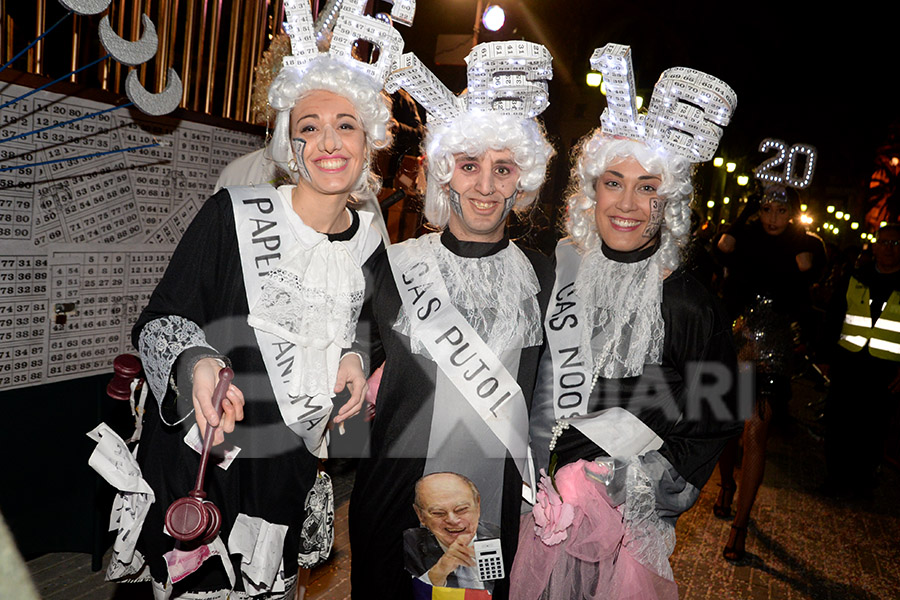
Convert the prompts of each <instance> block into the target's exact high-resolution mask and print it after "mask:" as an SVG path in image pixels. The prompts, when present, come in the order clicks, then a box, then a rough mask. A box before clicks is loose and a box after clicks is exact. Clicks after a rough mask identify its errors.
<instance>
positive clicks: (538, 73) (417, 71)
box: [384, 41, 553, 123]
mask: <svg viewBox="0 0 900 600" xmlns="http://www.w3.org/2000/svg"><path fill="white" fill-rule="evenodd" d="M552 61H553V57H552V56H550V52H549V51H548V50H547V49H546V48H544V47H543V46H541V45H540V44H534V43H531V42H524V41H511V42H485V43H482V44H478V45H477V46H475V47H474V48H472V51H471V52H469V55H468V56H467V57H466V65H467V68H466V75H467V78H468V87H467V90H466V92H465V93H464V94H461V95H460V96H458V97H457V96H455V95H454V94H453V92H451V91H450V90H448V89H447V87H446V86H445V85H444V84H443V83H441V81H440V80H439V79H438V78H437V77H436V76H435V75H434V74H433V73H432V72H431V71H429V70H428V68H427V67H426V66H425V65H423V64H422V62H421V61H420V60H419V59H418V58H417V57H416V56H415V55H414V54H412V53H411V52H410V53H407V54H404V55H403V56H402V57H401V59H400V68H399V69H398V70H397V71H395V72H394V73H393V74H392V75H391V76H390V78H389V79H388V81H387V83H385V86H384V87H385V90H386V91H388V92H395V91H397V89H398V88H401V87H402V88H403V89H404V90H406V91H407V92H409V94H410V95H411V96H412V97H413V98H415V99H416V101H417V102H418V103H419V104H421V105H422V106H424V107H425V110H426V111H427V113H428V121H429V123H442V122H443V123H446V122H449V121H452V120H453V119H455V118H456V117H457V116H459V115H460V114H462V113H464V112H495V113H499V114H504V115H513V116H517V117H521V118H522V119H531V118H534V117H536V116H538V115H539V114H541V113H542V112H544V110H545V109H546V108H547V107H548V106H549V105H550V101H549V94H548V91H547V87H548V85H547V82H548V81H549V80H550V79H552V78H553V67H552V65H551V63H552Z"/></svg>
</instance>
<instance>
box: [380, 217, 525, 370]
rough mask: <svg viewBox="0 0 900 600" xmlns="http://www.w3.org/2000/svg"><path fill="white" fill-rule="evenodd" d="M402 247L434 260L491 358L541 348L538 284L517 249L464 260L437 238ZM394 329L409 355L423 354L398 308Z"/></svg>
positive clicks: (456, 304) (435, 235)
mask: <svg viewBox="0 0 900 600" xmlns="http://www.w3.org/2000/svg"><path fill="white" fill-rule="evenodd" d="M404 244H413V245H415V246H417V247H416V248H415V249H414V250H413V251H414V252H420V253H421V254H422V255H423V257H428V258H432V257H433V261H434V262H436V264H437V266H438V269H439V271H440V273H441V276H442V277H443V279H444V284H445V285H446V286H447V292H448V294H449V295H450V301H451V302H452V303H453V306H454V307H455V308H456V309H457V310H458V311H459V312H460V314H461V315H462V316H463V317H464V318H465V319H466V321H467V322H468V323H469V325H471V326H472V328H473V329H474V330H475V331H476V332H477V333H478V335H479V336H481V339H482V340H484V342H485V343H486V344H487V345H488V347H489V348H490V349H491V350H492V351H493V352H494V353H496V354H497V355H499V354H501V353H502V352H504V351H506V350H509V349H513V348H528V347H531V346H538V345H540V344H541V342H542V341H543V329H542V327H541V313H540V308H539V307H538V301H537V294H538V292H539V291H540V284H539V282H538V279H537V275H535V273H534V268H533V267H532V266H531V261H529V260H528V257H526V256H525V254H524V253H523V252H522V250H520V249H519V247H518V246H516V245H515V244H513V243H510V244H509V246H507V247H506V248H504V249H503V250H501V251H500V252H497V253H496V254H492V255H491V256H485V257H482V258H465V257H462V256H457V255H456V254H454V253H453V252H451V251H450V250H448V249H447V248H446V247H445V246H444V245H443V244H442V243H441V236H440V234H438V233H433V234H429V235H425V236H422V237H420V238H418V239H415V240H409V241H406V242H404ZM429 262H431V261H429ZM394 329H395V330H397V331H398V332H399V333H401V334H403V335H406V336H409V337H410V344H411V348H412V351H413V352H414V353H416V354H422V355H427V354H428V352H427V350H425V347H424V345H423V344H422V342H421V341H420V340H419V339H418V338H417V337H416V336H415V335H410V322H409V317H408V316H407V314H406V311H405V310H404V308H403V307H402V306H401V308H400V313H399V315H398V316H397V322H396V323H395V324H394Z"/></svg>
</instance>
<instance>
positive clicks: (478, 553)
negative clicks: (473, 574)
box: [475, 538, 506, 581]
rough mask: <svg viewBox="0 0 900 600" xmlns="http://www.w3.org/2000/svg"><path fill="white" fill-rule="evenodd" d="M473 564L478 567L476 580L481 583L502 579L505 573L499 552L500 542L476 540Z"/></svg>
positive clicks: (500, 552)
mask: <svg viewBox="0 0 900 600" xmlns="http://www.w3.org/2000/svg"><path fill="white" fill-rule="evenodd" d="M475 564H476V565H477V566H478V579H480V580H481V581H493V580H494V579H503V578H504V577H505V576H506V573H505V572H504V571H503V552H502V551H501V550H500V540H499V539H496V538H495V539H493V540H476V541H475Z"/></svg>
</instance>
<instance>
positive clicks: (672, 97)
mask: <svg viewBox="0 0 900 600" xmlns="http://www.w3.org/2000/svg"><path fill="white" fill-rule="evenodd" d="M591 67H592V68H593V69H594V70H597V71H600V72H601V73H603V80H604V82H605V83H606V102H607V107H606V109H604V110H603V114H602V115H601V116H600V123H601V129H602V131H603V133H606V134H608V135H613V136H620V137H627V138H632V139H635V140H639V141H642V142H644V143H646V144H648V145H651V146H661V147H664V148H666V149H668V150H670V151H672V152H675V153H676V154H679V155H681V156H684V157H685V158H687V159H688V160H690V161H691V162H694V163H697V162H704V161H707V160H709V159H711V158H712V157H713V155H714V154H715V152H716V148H717V147H718V145H719V140H720V139H721V138H722V127H724V126H726V125H728V122H729V121H730V120H731V115H732V114H733V113H734V109H735V107H736V106H737V94H735V93H734V90H732V89H731V87H729V86H728V85H727V84H726V83H725V82H724V81H722V80H721V79H718V78H716V77H713V76H712V75H707V74H706V73H701V72H700V71H696V70H694V69H688V68H685V67H673V68H671V69H666V70H665V71H663V73H662V75H660V77H659V81H657V82H656V86H655V87H654V88H653V95H652V96H651V98H650V104H649V107H648V109H647V114H646V115H640V114H638V112H637V103H636V101H635V85H634V69H633V68H632V66H631V48H630V47H629V46H623V45H621V44H607V45H606V46H604V47H603V48H597V49H596V50H594V54H593V55H592V56H591Z"/></svg>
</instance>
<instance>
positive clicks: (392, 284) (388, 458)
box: [350, 230, 552, 599]
mask: <svg viewBox="0 0 900 600" xmlns="http://www.w3.org/2000/svg"><path fill="white" fill-rule="evenodd" d="M396 250H401V251H404V250H405V251H406V255H407V258H410V259H412V261H413V264H412V266H411V267H410V268H409V269H408V270H405V271H397V269H398V268H404V267H398V265H400V264H401V261H400V260H397V255H393V254H392V253H394V252H395V251H396ZM389 253H391V254H392V258H391V259H390V261H389V260H388V254H389ZM389 253H385V254H384V255H382V256H381V257H379V259H378V260H376V261H375V262H374V263H373V265H372V273H371V281H372V286H371V288H370V289H372V290H373V292H374V295H373V296H372V297H370V298H367V301H366V303H365V305H364V307H363V313H362V315H361V317H360V321H359V323H360V326H359V331H358V333H357V342H356V344H355V348H358V349H359V350H361V351H362V352H364V353H367V354H369V355H370V356H371V364H372V366H373V367H375V366H377V365H379V364H381V363H382V362H384V364H385V368H384V374H383V376H382V380H381V386H380V388H379V391H378V397H377V403H376V416H375V420H374V422H373V424H372V431H371V441H370V454H369V456H368V457H367V458H364V459H363V460H361V461H360V464H359V467H358V469H357V476H356V483H355V485H354V488H353V496H352V498H351V501H350V541H351V547H352V553H353V564H352V569H351V582H352V590H353V597H354V598H355V599H359V598H407V597H411V594H412V587H411V578H410V575H409V573H407V572H406V570H405V569H404V568H403V562H404V561H403V531H404V530H406V529H409V528H411V527H416V526H417V525H418V518H417V517H416V514H415V512H414V511H413V501H414V486H415V483H416V481H417V480H418V479H419V478H420V477H422V476H423V475H425V474H428V473H433V472H440V471H450V472H455V473H459V474H462V475H465V476H466V477H468V478H469V479H471V480H472V481H473V482H474V483H475V485H476V486H477V487H478V490H479V491H480V493H481V515H482V518H483V519H484V520H485V521H487V522H491V523H497V524H499V526H500V529H501V534H500V538H501V543H502V548H503V556H504V561H505V562H506V568H507V571H506V572H507V573H508V572H509V571H508V569H509V567H510V565H511V563H512V558H513V555H514V553H515V548H516V539H517V535H518V525H519V515H520V506H521V498H522V480H523V475H522V473H521V471H520V469H521V468H522V465H523V464H524V463H525V460H524V459H525V456H524V450H522V451H516V452H515V454H522V456H515V455H513V453H512V452H511V451H510V450H509V446H507V445H505V444H504V443H502V442H501V441H500V439H499V438H498V436H497V435H496V434H495V430H493V429H492V427H495V426H497V425H498V424H499V425H502V426H506V427H511V428H513V429H515V428H519V429H520V431H519V432H518V433H519V435H520V436H522V439H523V440H524V436H525V432H526V430H527V418H528V417H527V410H528V407H529V406H530V404H531V391H532V387H533V385H534V377H535V373H536V367H537V362H538V353H539V351H540V347H541V343H542V333H541V321H542V317H541V315H542V314H543V311H544V308H545V307H546V304H547V300H548V296H549V292H550V287H551V284H552V270H551V267H550V263H549V261H548V260H547V258H546V257H544V256H542V255H540V254H538V253H535V252H532V251H528V250H524V251H523V250H521V249H519V248H518V246H516V245H515V244H513V243H511V242H510V241H509V239H508V238H505V237H504V238H503V239H502V240H501V241H499V242H496V243H485V242H463V241H459V240H458V239H457V238H456V237H454V236H453V234H452V233H450V231H449V230H445V231H444V232H443V233H442V234H431V235H426V236H424V237H422V238H419V239H417V240H410V241H408V242H404V243H403V244H398V245H394V246H391V249H390V251H389ZM426 265H427V266H426ZM392 267H393V270H392ZM435 271H437V272H435ZM431 275H436V276H437V278H436V279H429V277H430V276H431ZM419 276H421V279H420V280H419V281H414V279H415V278H416V277H419ZM398 282H400V283H401V285H403V287H404V288H414V289H412V291H410V290H409V289H405V290H398V285H397V283H398ZM439 282H442V283H443V285H445V286H446V293H447V295H448V296H449V303H450V304H452V306H444V307H443V309H437V306H436V305H435V304H434V301H435V299H436V298H435V297H432V296H430V294H431V293H432V292H433V290H434V288H435V287H439V285H438V283H439ZM406 283H409V285H408V286H407V285H406ZM404 293H405V294H407V295H410V294H412V298H418V299H420V302H419V303H416V304H411V306H413V307H414V310H415V311H416V312H415V314H414V315H410V314H409V311H408V310H407V309H406V305H405V304H404V302H403V300H402V299H401V297H402V295H403V294H404ZM416 294H421V295H420V296H416ZM408 297H409V296H408ZM444 298H445V300H444V302H446V296H445V297H444ZM451 308H452V309H453V310H455V311H458V313H457V314H456V317H457V318H458V319H459V320H458V321H457V323H458V324H459V325H460V329H465V328H466V327H470V328H471V329H472V330H474V333H475V334H477V337H478V338H479V340H481V343H482V345H485V344H486V347H487V349H488V351H489V352H490V353H492V354H493V355H494V356H495V357H496V358H499V359H500V361H502V366H503V367H505V370H506V372H508V374H511V375H512V377H510V381H511V385H512V386H514V387H517V388H521V392H520V393H519V394H518V396H516V397H515V398H514V399H512V400H510V402H508V403H506V404H507V405H509V404H512V403H516V409H517V410H516V412H515V413H514V414H515V416H514V417H513V419H523V420H524V421H523V422H522V423H513V422H511V421H509V420H507V419H493V418H492V417H490V416H489V417H488V418H487V419H483V418H482V416H481V414H480V413H479V412H478V411H477V410H476V408H475V406H474V405H473V404H471V403H470V401H469V399H468V398H469V397H474V396H477V395H479V394H480V393H481V392H477V393H473V394H471V395H470V396H464V395H463V394H462V393H461V392H460V389H459V388H458V387H457V384H455V383H454V382H453V381H451V377H456V378H457V380H458V381H457V383H458V384H461V385H464V384H466V383H471V384H472V385H479V386H480V385H481V384H484V386H485V387H478V388H477V389H480V390H482V391H483V392H485V394H486V393H487V391H488V390H489V389H493V388H494V387H496V382H493V383H491V382H490V377H486V376H487V375H490V374H491V373H494V372H495V371H496V369H495V368H494V367H491V368H488V367H487V366H486V365H485V362H483V361H482V358H484V359H485V360H488V357H487V356H484V357H482V356H480V355H478V352H476V351H475V350H474V349H475V348H476V347H477V345H476V344H474V341H475V340H470V339H469V338H468V337H467V338H466V341H465V342H463V341H461V338H459V337H458V336H457V335H456V334H452V335H450V336H449V337H445V338H444V341H443V345H444V346H449V347H450V350H452V353H451V354H450V357H451V358H452V364H453V365H459V369H460V371H459V372H457V373H456V374H455V375H453V374H451V375H450V376H448V374H447V372H446V371H445V370H442V369H441V368H440V367H439V366H438V364H437V363H436V362H435V359H434V358H433V356H432V354H431V351H430V350H429V344H430V343H432V340H433V339H434V338H433V337H432V338H431V339H426V338H427V336H426V335H425V333H424V330H422V329H419V327H420V325H419V323H418V321H419V319H420V318H423V317H428V316H431V315H430V314H426V313H428V312H429V311H432V310H436V309H437V310H445V313H446V309H451ZM460 321H461V322H460ZM445 333H446V331H445ZM473 337H474V334H473ZM470 341H472V342H473V343H472V344H470V343H469V342H470ZM451 342H456V344H455V345H452V346H451V345H450V343H451ZM432 348H434V347H433V346H432ZM437 348H438V350H441V347H440V345H439V346H438V347H437ZM486 353H487V352H486ZM445 358H447V357H445ZM488 362H490V361H488ZM464 379H465V380H467V381H463V380H464ZM485 382H487V383H485ZM516 384H517V385H516ZM501 386H502V384H501ZM503 402H506V401H505V400H504V401H503ZM503 408H505V407H503ZM519 409H520V410H519ZM501 410H502V408H497V411H498V414H499V412H500V411H501ZM492 421H495V422H492ZM496 421H500V423H498V422H496ZM507 593H508V592H507V582H506V581H502V582H498V584H497V587H496V589H495V596H496V597H506V594H507Z"/></svg>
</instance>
